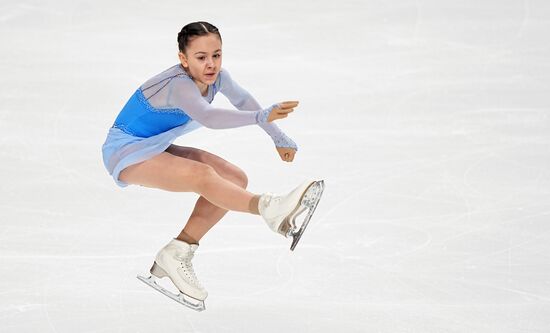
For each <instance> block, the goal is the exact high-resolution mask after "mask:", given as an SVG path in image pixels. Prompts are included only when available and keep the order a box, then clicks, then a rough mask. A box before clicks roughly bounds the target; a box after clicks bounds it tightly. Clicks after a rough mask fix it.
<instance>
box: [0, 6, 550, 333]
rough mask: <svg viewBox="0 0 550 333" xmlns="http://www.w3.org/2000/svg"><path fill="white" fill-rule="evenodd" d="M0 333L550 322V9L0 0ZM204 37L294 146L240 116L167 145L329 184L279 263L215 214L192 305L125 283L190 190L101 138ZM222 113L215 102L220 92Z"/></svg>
mask: <svg viewBox="0 0 550 333" xmlns="http://www.w3.org/2000/svg"><path fill="white" fill-rule="evenodd" d="M0 9H1V10H0V38H1V42H2V44H1V49H2V52H1V55H0V70H1V71H0V72H1V75H0V83H1V86H2V89H0V101H1V102H0V133H2V135H1V136H0V154H1V163H0V181H1V184H2V186H1V188H2V189H1V191H0V199H1V200H0V205H1V208H2V209H1V211H0V260H1V263H2V264H1V266H0V276H1V277H2V278H1V279H0V331H1V332H3V333H8V332H9V333H11V332H57V333H64V332H67V333H68V332H70V333H73V332H79V333H87V332H146V333H149V332H391V333H395V332H422V333H428V332H430V333H431V332H483V333H486V332H498V333H502V332H549V331H550V254H549V253H550V233H549V232H550V168H549V166H550V115H549V114H550V98H549V92H550V65H549V61H548V59H550V44H549V43H548V36H549V33H550V4H549V3H548V2H547V1H543V0H539V1H528V0H525V1H520V0H517V1H512V0H510V1H495V0H492V1H479V0H476V1H474V0H466V1H437V0H415V1H412V0H411V1H393V2H391V1H375V0H365V1H311V0H310V1H286V0H280V1H271V2H259V1H251V0H245V1H238V2H231V1H218V0H213V1H206V2H200V1H192V2H187V1H162V2H161V1H82V0H78V1H69V0H60V1H38V0H34V1H25V0H23V1H2V2H1V4H0ZM195 20H206V21H210V22H212V23H214V24H215V25H217V26H218V28H220V31H221V33H222V37H223V42H224V63H223V66H224V67H226V68H227V69H228V70H229V71H230V72H231V74H232V76H233V78H234V79H235V80H237V81H238V82H239V83H240V84H241V85H242V86H244V87H246V88H247V89H248V90H249V91H250V92H251V93H252V94H253V95H254V96H255V97H256V99H257V100H258V101H260V103H262V104H263V105H270V104H272V103H275V102H279V101H282V100H289V99H298V100H300V102H301V103H300V107H299V108H298V109H297V110H296V112H295V113H294V114H293V115H292V116H291V117H289V118H288V119H286V120H284V121H281V122H279V125H280V126H281V127H282V128H283V129H284V130H285V131H286V133H287V134H288V135H289V136H290V137H292V138H293V139H294V141H296V142H297V143H298V145H299V146H300V150H299V152H298V154H297V155H296V159H295V162H294V163H293V164H290V165H289V164H285V163H283V162H281V161H280V160H279V158H278V155H277V154H276V151H275V149H274V148H273V145H272V143H271V141H270V139H269V138H268V137H267V136H266V135H265V134H264V133H263V132H262V131H261V130H260V129H259V128H257V127H249V128H241V129H233V130H217V131H215V130H209V129H200V130H198V131H197V132H195V133H192V134H190V135H186V136H184V137H182V138H180V139H178V141H177V142H176V143H177V144H181V145H190V146H194V147H198V148H202V149H206V150H208V151H210V152H213V153H215V154H218V155H220V156H222V157H224V158H225V159H227V160H229V161H231V162H232V163H234V164H236V165H238V166H239V167H241V168H242V169H243V170H245V171H246V172H247V174H248V177H249V181H250V185H249V189H250V190H251V191H253V192H263V191H272V192H285V191H288V190H290V189H291V188H293V186H295V185H297V184H299V183H300V182H301V181H302V180H304V179H305V178H306V177H316V178H322V179H324V180H325V184H326V190H325V193H324V197H323V199H322V200H321V202H320V204H319V206H318V208H317V211H316V213H315V216H314V218H313V219H312V222H311V224H310V226H309V227H308V230H307V232H306V233H305V234H304V237H303V238H302V240H301V241H300V244H299V246H298V248H297V249H296V251H295V252H294V253H291V252H290V251H289V250H288V247H289V242H285V241H283V239H282V238H280V237H279V236H277V235H275V234H273V233H272V232H270V231H269V230H268V229H267V227H266V226H265V225H264V224H263V222H261V221H260V220H259V219H258V218H256V217H254V216H249V215H245V214H240V213H230V214H228V215H227V216H226V217H225V218H224V220H223V221H222V222H221V223H220V224H219V225H217V226H216V227H215V228H214V229H213V230H212V231H211V232H210V233H209V234H208V235H207V236H206V237H205V238H204V239H203V241H202V242H201V247H200V249H199V251H198V253H197V255H196V257H195V260H194V265H195V270H196V272H197V275H198V276H199V278H200V279H201V282H202V283H203V284H204V285H205V286H206V287H207V289H208V291H209V295H210V296H209V298H208V299H207V301H206V303H207V305H206V306H207V309H208V310H207V311H205V312H203V313H196V312H194V311H191V310H189V309H186V308H184V307H183V306H181V305H179V304H177V303H176V302H173V301H172V300H169V299H168V298H165V297H162V296H161V295H159V294H158V293H157V292H155V291H153V290H151V289H150V288H148V287H147V286H144V285H143V283H141V282H140V281H138V280H137V279H136V278H135V276H136V274H140V273H141V274H142V273H145V272H146V270H147V269H148V268H149V267H150V265H151V263H152V260H153V258H154V255H155V254H156V252H157V251H158V250H159V249H160V248H161V247H162V246H163V245H164V244H165V243H167V242H168V241H169V240H170V238H171V237H174V236H176V235H177V233H178V232H179V231H180V229H181V228H182V227H183V224H184V223H185V221H186V219H187V217H188V214H189V213H190V210H191V209H192V207H193V205H194V203H195V200H196V195H194V194H189V193H184V194H176V193H168V192H162V191H160V190H152V189H146V188H140V187H135V186H132V187H128V188H125V189H120V188H118V187H117V186H116V185H115V183H114V182H113V180H112V179H111V178H110V177H109V176H108V175H107V172H106V171H105V169H104V167H103V164H102V160H101V153H100V148H101V145H102V143H103V141H104V139H105V135H106V134H107V130H108V128H109V127H110V126H111V125H112V123H113V121H114V119H115V117H116V115H117V113H118V111H119V110H120V108H121V107H122V106H123V105H124V103H125V102H126V100H127V99H128V98H129V97H130V95H131V94H132V92H133V91H134V90H135V89H136V88H137V87H138V86H139V85H140V84H141V83H143V82H144V81H145V80H146V79H148V78H149V77H150V76H152V75H154V74H156V73H158V72H159V71H161V70H164V69H166V68H168V67H169V66H171V65H173V64H175V63H176V62H177V61H178V59H177V44H176V36H177V32H178V31H179V30H180V28H181V27H182V26H183V25H184V24H186V23H188V22H190V21H195ZM215 103H218V105H229V104H228V102H227V101H226V100H224V98H223V97H222V96H220V97H218V98H217V99H216V101H215Z"/></svg>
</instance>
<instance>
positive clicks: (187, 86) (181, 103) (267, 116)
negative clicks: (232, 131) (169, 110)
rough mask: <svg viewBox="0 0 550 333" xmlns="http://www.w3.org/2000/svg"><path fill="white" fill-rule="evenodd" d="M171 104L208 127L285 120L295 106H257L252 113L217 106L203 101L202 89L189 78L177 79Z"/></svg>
mask: <svg viewBox="0 0 550 333" xmlns="http://www.w3.org/2000/svg"><path fill="white" fill-rule="evenodd" d="M170 104H171V105H174V106H176V107H178V108H180V109H182V110H183V111H184V112H185V113H186V114H187V115H188V116H189V117H191V119H193V120H196V121H197V122H199V123H200V124H202V125H203V126H205V127H208V128H215V129H221V128H234V127H241V126H247V125H254V124H265V123H268V122H271V121H273V120H276V119H281V118H286V116H287V115H288V113H290V112H292V110H293V107H294V106H293V104H291V105H286V104H284V103H281V104H274V105H272V106H270V107H268V108H265V109H262V108H261V107H258V108H256V109H254V110H250V111H251V112H240V111H237V110H230V109H222V108H218V107H214V106H212V105H211V104H209V103H207V102H206V101H205V100H204V98H202V96H201V94H200V91H199V88H198V87H197V85H196V84H195V83H194V82H193V81H192V80H190V79H187V78H174V87H173V93H172V94H171V96H170Z"/></svg>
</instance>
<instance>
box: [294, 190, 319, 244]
mask: <svg viewBox="0 0 550 333" xmlns="http://www.w3.org/2000/svg"><path fill="white" fill-rule="evenodd" d="M324 189H325V182H324V181H322V180H320V181H316V182H314V183H313V184H312V185H311V186H310V187H309V188H308V189H307V191H306V193H305V194H304V196H303V197H302V200H301V204H300V205H301V208H303V209H302V211H303V210H306V209H308V212H307V215H306V217H305V218H304V222H302V226H301V227H300V229H298V231H291V232H290V236H292V244H291V245H290V250H291V251H294V249H295V248H296V245H298V242H299V241H300V238H302V234H303V233H304V231H305V230H306V228H307V225H308V224H309V220H311V217H312V216H313V213H314V212H315V209H316V208H317V205H318V204H319V200H321V196H322V195H323V191H324ZM296 217H297V216H294V217H293V220H292V224H293V225H295V223H294V220H295V219H296Z"/></svg>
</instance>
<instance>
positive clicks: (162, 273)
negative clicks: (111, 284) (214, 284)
mask: <svg viewBox="0 0 550 333" xmlns="http://www.w3.org/2000/svg"><path fill="white" fill-rule="evenodd" d="M197 248H198V245H196V244H187V243H186V242H183V241H180V240H177V239H173V240H172V241H170V243H168V244H167V245H166V246H165V247H163V248H162V249H161V250H160V251H159V253H158V254H157V256H156V259H155V262H154V263H153V267H151V270H150V272H151V276H150V277H149V278H145V277H143V276H139V275H138V279H140V280H141V281H143V282H145V283H147V284H148V285H149V286H150V287H152V288H154V289H156V290H158V291H160V292H161V293H163V294H165V295H166V296H168V297H170V298H172V299H173V300H175V301H177V302H179V303H181V304H183V305H185V306H187V307H190V308H192V309H194V310H197V311H202V310H204V309H205V305H204V300H205V299H206V296H208V293H207V292H206V290H205V289H204V287H203V286H202V285H201V284H200V282H199V280H198V279H197V276H196V275H195V271H194V270H193V264H192V263H191V259H193V255H194V253H195V251H196V250H197ZM163 277H168V278H169V279H170V280H171V281H172V283H173V284H174V285H175V286H176V288H178V290H179V291H180V294H179V295H176V294H174V293H172V292H170V291H168V290H166V289H165V288H163V287H161V286H160V285H159V284H157V283H156V280H155V278H159V279H160V278H163Z"/></svg>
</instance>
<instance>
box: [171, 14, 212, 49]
mask: <svg viewBox="0 0 550 333" xmlns="http://www.w3.org/2000/svg"><path fill="white" fill-rule="evenodd" d="M209 33H212V34H216V35H218V38H220V41H221V40H222V36H221V35H220V32H219V31H218V28H216V27H215V26H213V25H212V24H210V23H208V22H204V21H198V22H192V23H189V24H187V25H186V26H185V27H183V28H181V31H180V32H179V33H178V47H179V49H180V51H181V52H184V53H185V48H186V47H187V45H188V44H189V42H190V41H191V40H192V39H193V37H196V36H204V35H208V34H209Z"/></svg>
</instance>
